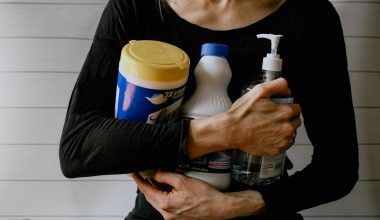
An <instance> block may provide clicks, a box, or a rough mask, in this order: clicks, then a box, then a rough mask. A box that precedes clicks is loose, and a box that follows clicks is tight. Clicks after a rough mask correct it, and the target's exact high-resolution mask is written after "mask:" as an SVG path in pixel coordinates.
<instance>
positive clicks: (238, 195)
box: [131, 171, 265, 220]
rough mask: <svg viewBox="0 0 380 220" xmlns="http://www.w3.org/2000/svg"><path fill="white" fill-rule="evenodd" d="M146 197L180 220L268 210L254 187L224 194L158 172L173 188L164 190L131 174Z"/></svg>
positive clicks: (194, 181)
mask: <svg viewBox="0 0 380 220" xmlns="http://www.w3.org/2000/svg"><path fill="white" fill-rule="evenodd" d="M131 176H132V178H133V179H134V180H135V182H136V184H137V186H138V187H139V189H140V191H141V192H142V193H144V195H145V198H146V200H147V201H148V202H149V203H150V204H151V205H152V206H153V207H154V208H155V209H156V210H157V211H158V212H160V213H161V215H162V216H163V217H164V219H166V220H168V219H176V220H190V219H193V220H194V219H198V220H202V219H204V220H213V219H215V220H216V219H231V218H234V217H238V216H249V215H254V214H258V213H259V212H262V211H263V210H264V206H265V205H264V201H263V199H262V198H261V195H260V194H259V193H258V192H256V191H252V190H248V191H242V192H235V193H222V192H219V191H218V190H216V189H215V188H213V187H211V186H210V185H208V184H207V183H205V182H203V181H200V180H197V179H193V178H189V177H186V176H183V175H181V174H176V173H170V172H163V171H158V172H157V173H156V176H155V178H154V179H155V180H156V181H157V182H159V183H162V184H167V185H170V186H171V187H172V189H171V190H170V191H163V190H161V189H158V188H156V187H153V186H152V185H151V184H149V183H148V182H146V180H143V179H142V178H141V177H140V176H139V175H138V174H131Z"/></svg>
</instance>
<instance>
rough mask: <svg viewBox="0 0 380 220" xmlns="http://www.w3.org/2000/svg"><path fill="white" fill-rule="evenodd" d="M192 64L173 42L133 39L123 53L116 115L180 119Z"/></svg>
mask: <svg viewBox="0 0 380 220" xmlns="http://www.w3.org/2000/svg"><path fill="white" fill-rule="evenodd" d="M189 65H190V59H189V57H188V55H187V54H186V53H185V52H184V51H183V50H181V49H180V48H178V47H176V46H174V45H171V44H168V43H164V42H160V41H153V40H138V41H137V40H132V41H130V42H129V43H128V44H127V45H126V46H124V48H123V50H122V52H121V57H120V63H119V75H118V81H117V90H116V102H115V117H116V118H117V119H126V120H131V121H137V122H144V123H150V124H154V123H165V122H169V121H172V120H175V119H177V117H178V116H179V114H178V113H179V107H180V106H181V103H182V99H183V95H184V92H185V85H186V82H187V78H188V74H189ZM142 174H143V173H142ZM145 177H147V176H145Z"/></svg>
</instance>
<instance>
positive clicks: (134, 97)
mask: <svg viewBox="0 0 380 220" xmlns="http://www.w3.org/2000/svg"><path fill="white" fill-rule="evenodd" d="M184 92H185V85H183V86H181V87H178V88H175V89H170V90H156V89H149V88H144V87H140V86H137V85H135V84H132V83H130V82H128V81H127V79H126V78H125V77H124V76H123V75H122V74H121V73H120V72H119V75H118V81H117V94H116V106H115V116H116V118H118V119H128V120H132V121H137V122H145V123H150V124H154V123H163V122H169V121H172V120H175V119H177V117H178V115H179V114H178V113H179V107H180V106H181V102H182V98H183V95H184Z"/></svg>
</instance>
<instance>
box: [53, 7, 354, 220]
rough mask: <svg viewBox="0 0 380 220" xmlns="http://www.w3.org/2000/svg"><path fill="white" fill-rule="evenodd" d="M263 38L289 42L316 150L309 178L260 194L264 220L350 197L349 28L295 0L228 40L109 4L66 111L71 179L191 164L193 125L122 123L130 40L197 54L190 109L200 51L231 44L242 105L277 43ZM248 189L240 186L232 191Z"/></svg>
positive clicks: (294, 84) (287, 68)
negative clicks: (119, 101)
mask: <svg viewBox="0 0 380 220" xmlns="http://www.w3.org/2000/svg"><path fill="white" fill-rule="evenodd" d="M261 33H273V34H282V35H283V36H284V37H283V38H282V39H281V43H280V46H279V49H278V52H279V54H280V55H281V57H282V59H283V60H284V64H283V74H282V76H283V77H284V78H286V80H287V81H288V83H289V87H290V89H291V90H292V95H293V96H294V97H295V102H297V103H299V104H300V105H301V107H302V114H303V119H304V125H305V128H306V131H307V135H308V137H309V139H310V142H311V143H312V145H313V147H314V151H313V156H312V161H311V163H310V164H309V165H308V166H307V167H306V168H305V169H303V170H302V171H299V172H297V173H295V174H294V175H291V176H289V177H286V178H283V179H282V180H281V181H278V182H276V183H274V184H270V185H266V186H263V187H259V188H252V189H255V190H258V191H260V193H261V194H262V196H263V199H264V200H265V204H266V208H267V214H266V215H265V216H262V218H264V219H280V218H281V219H290V218H291V217H289V218H287V216H293V214H294V213H297V212H298V211H301V210H304V209H307V208H311V207H315V206H317V205H320V204H323V203H327V202H330V201H334V200H337V199H339V198H341V197H343V196H345V195H346V194H348V193H349V192H350V191H351V189H352V188H353V186H354V185H355V183H356V181H357V178H358V151H357V147H358V146H357V136H356V127H355V116H354V110H353V104H352V98H351V90H350V81H349V75H348V70H347V60H346V50H345V42H344V37H343V33H342V27H341V24H340V19H339V16H338V14H337V13H336V11H335V9H334V7H333V6H332V4H331V3H330V2H329V1H327V0H318V1H302V0H287V1H286V2H285V3H284V4H283V5H282V6H281V7H280V8H279V9H278V10H277V11H275V12H274V13H272V14H270V15H268V16H267V17H265V18H263V19H261V20H259V21H258V22H256V23H254V24H251V25H248V26H246V27H243V28H238V29H233V30H226V31H215V30H210V29H207V28H202V27H200V26H197V25H195V24H192V23H190V22H188V21H186V20H184V19H182V18H181V17H179V16H178V15H177V14H176V13H175V12H174V11H172V10H171V9H170V8H166V9H164V10H163V11H162V14H161V13H160V11H159V10H158V6H157V2H156V1H155V0H110V1H109V2H108V4H107V6H106V8H105V10H104V12H103V15H102V17H101V20H100V22H99V25H98V28H97V31H96V33H95V37H94V40H93V43H92V46H91V49H90V51H89V53H88V56H87V59H86V61H85V63H84V65H83V68H82V70H81V72H80V75H79V77H78V80H77V82H76V84H75V87H74V90H73V92H72V96H71V99H70V103H69V108H68V110H67V115H66V120H65V125H64V128H63V132H62V137H61V143H60V151H59V154H60V161H61V168H62V171H63V173H64V175H65V176H67V177H70V178H75V177H84V176H95V175H106V174H125V173H130V172H135V171H141V170H146V169H150V168H168V169H174V168H175V167H176V166H177V165H178V163H179V162H181V161H184V160H186V159H187V158H186V140H187V132H188V131H187V129H188V123H187V122H186V121H178V122H175V123H170V124H159V125H158V124H156V125H151V124H143V123H137V122H132V121H127V120H116V119H114V106H115V94H116V81H117V72H118V64H119V58H120V53H121V49H122V47H123V46H124V45H125V44H127V43H128V41H129V40H142V39H150V40H159V41H164V42H168V43H171V44H173V45H176V46H178V47H180V48H181V49H183V50H184V51H185V52H186V53H187V54H188V55H189V57H190V60H191V67H190V76H189V80H188V83H187V87H186V94H185V100H184V101H186V100H187V99H188V98H189V96H191V94H192V93H193V92H194V89H195V81H194V75H193V70H194V67H195V65H196V64H197V62H198V60H199V59H200V56H199V54H200V49H201V45H202V44H203V43H206V42H214V43H222V44H226V45H228V46H229V49H230V53H229V57H228V62H229V64H230V66H231V69H232V80H231V82H230V85H229V88H228V94H229V96H230V98H231V100H233V101H234V100H236V99H237V98H239V96H240V91H241V89H242V87H243V86H244V84H245V83H247V82H249V81H251V80H254V79H258V78H260V77H261V76H260V74H261V63H262V58H263V57H264V56H265V55H266V53H268V52H269V48H270V46H269V43H268V42H266V41H265V40H258V39H257V38H256V35H257V34H261ZM248 188H249V187H245V186H242V185H239V184H236V183H234V184H233V185H232V187H231V190H243V189H248ZM139 197H141V195H140V196H139ZM136 204H137V206H136V209H135V210H134V213H135V214H136V215H139V214H141V216H147V215H148V214H142V213H141V212H145V213H153V214H151V216H158V217H159V218H161V217H160V216H159V215H158V213H154V212H155V211H154V210H152V207H150V206H149V205H148V203H147V202H146V201H145V199H144V198H143V197H142V198H140V199H139V200H138V202H137V203H136ZM149 210H150V211H149ZM139 212H140V213H139ZM149 215H150V214H149ZM148 217H149V216H147V218H148ZM153 219H154V218H153Z"/></svg>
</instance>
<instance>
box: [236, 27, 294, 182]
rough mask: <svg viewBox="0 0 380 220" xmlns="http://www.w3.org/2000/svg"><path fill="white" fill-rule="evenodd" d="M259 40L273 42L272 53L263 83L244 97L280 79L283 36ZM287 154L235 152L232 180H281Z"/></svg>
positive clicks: (283, 100)
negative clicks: (268, 154) (279, 48)
mask: <svg viewBox="0 0 380 220" xmlns="http://www.w3.org/2000/svg"><path fill="white" fill-rule="evenodd" d="M257 37H258V38H265V39H269V40H270V41H271V53H268V54H267V56H266V57H264V59H263V63H262V81H254V82H252V83H250V84H249V85H248V86H247V87H246V88H244V89H243V91H242V95H243V94H245V93H247V92H248V91H249V90H251V89H252V88H253V87H254V86H255V85H257V84H258V83H262V82H268V81H272V80H274V79H277V78H279V77H280V74H281V69H282V59H280V56H279V55H278V54H277V47H278V44H279V41H280V38H281V37H282V35H273V34H259V35H257ZM273 100H274V101H275V102H277V103H283V104H290V103H293V98H282V97H273ZM285 158H286V154H285V153H283V154H280V155H277V156H256V155H253V154H249V153H246V152H242V151H240V150H237V149H236V150H234V151H233V156H232V178H233V179H234V180H236V181H238V182H241V183H244V184H247V185H264V184H269V183H272V182H274V181H277V180H279V179H280V178H281V177H282V175H283V172H284V166H285Z"/></svg>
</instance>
